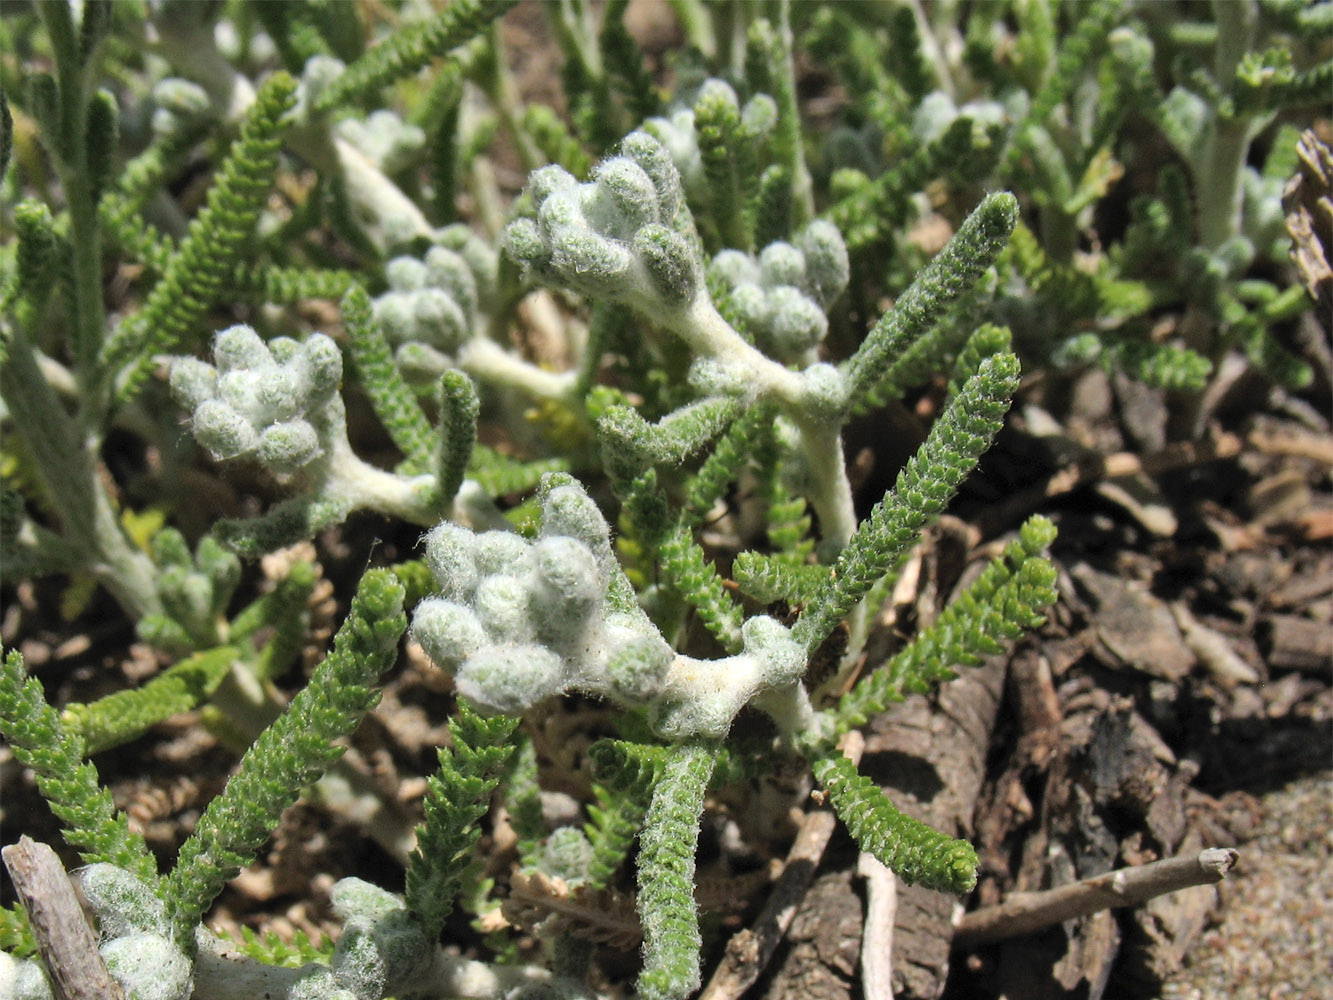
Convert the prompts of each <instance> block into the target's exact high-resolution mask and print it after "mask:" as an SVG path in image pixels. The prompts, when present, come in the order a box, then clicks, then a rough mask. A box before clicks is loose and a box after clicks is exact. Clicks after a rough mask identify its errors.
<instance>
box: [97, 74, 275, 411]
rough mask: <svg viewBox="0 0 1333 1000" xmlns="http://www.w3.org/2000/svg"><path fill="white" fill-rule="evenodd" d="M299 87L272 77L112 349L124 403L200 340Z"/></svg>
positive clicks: (253, 217) (108, 355) (268, 177)
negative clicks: (158, 359)
mask: <svg viewBox="0 0 1333 1000" xmlns="http://www.w3.org/2000/svg"><path fill="white" fill-rule="evenodd" d="M295 92H296V81H295V80H293V79H292V78H291V77H290V76H288V75H287V74H286V73H275V74H274V75H273V76H271V77H269V79H268V80H266V81H265V82H264V85H263V86H262V87H260V88H259V93H258V94H257V95H256V98H255V103H254V105H253V106H252V107H251V108H250V110H249V111H248V112H247V113H246V117H245V121H244V122H243V124H242V125H241V134H240V137H239V138H238V139H237V140H236V142H235V144H234V145H233V146H232V149H231V152H230V154H229V155H228V156H227V159H226V160H225V161H224V162H223V164H222V167H221V169H220V170H219V171H218V176H217V179H216V180H215V181H214V183H213V186H212V188H210V189H209V192H208V200H207V202H206V204H205V205H204V208H203V210H202V211H201V212H200V213H199V215H198V217H197V218H196V219H195V220H194V221H193V222H191V223H190V229H189V232H188V233H187V234H186V236H185V239H184V240H183V241H182V243H181V245H180V249H179V250H178V251H177V253H176V254H175V255H174V256H173V257H172V258H171V260H170V262H169V263H168V264H167V267H166V272H165V273H164V274H163V275H162V278H161V280H159V281H158V282H157V284H156V285H154V286H153V290H152V292H150V293H149V296H148V299H147V301H145V302H144V304H143V307H142V308H140V309H139V311H138V312H136V313H135V314H134V315H133V316H132V317H130V318H129V319H128V320H127V321H126V322H125V323H124V325H123V326H122V327H121V329H120V330H119V331H118V332H117V334H116V335H115V336H114V337H113V338H112V339H111V340H109V341H108V342H107V344H106V346H105V348H104V349H103V352H102V357H101V361H100V366H101V371H102V372H103V378H115V379H117V385H116V387H115V390H116V394H117V397H118V398H119V399H120V400H121V401H125V400H128V399H129V398H131V397H132V396H134V394H135V393H136V392H137V391H138V389H139V387H140V385H141V383H142V382H143V380H144V378H146V377H147V375H148V373H149V371H150V370H151V368H152V366H153V364H154V361H153V356H154V355H155V354H158V353H160V352H162V351H166V350H170V349H171V348H172V347H174V346H175V345H176V344H178V343H180V342H181V340H182V339H183V338H185V337H186V336H188V335H190V334H192V333H196V332H197V331H198V328H199V326H200V321H201V320H202V319H203V318H204V315H205V313H206V312H207V310H208V309H209V307H210V306H212V305H213V304H214V302H216V301H217V296H218V293H219V291H220V289H221V288H222V286H223V284H224V283H225V281H226V279H227V276H228V274H229V273H230V271H231V269H232V267H233V266H234V262H235V261H236V260H237V258H238V257H239V256H240V253H241V249H242V246H243V245H244V242H245V241H246V240H247V239H249V238H250V236H251V234H252V233H253V232H254V228H255V222H256V221H257V220H258V218H259V212H260V210H261V209H262V208H263V205H264V200H265V198H266V197H267V196H268V191H269V189H270V187H271V186H272V184H273V174H274V172H275V171H276V169H277V164H278V152H279V149H280V148H281V139H282V135H283V132H284V131H285V130H286V128H287V121H286V116H287V112H288V111H289V110H290V109H291V107H292V104H293V102H294V100H295Z"/></svg>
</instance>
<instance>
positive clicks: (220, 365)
mask: <svg viewBox="0 0 1333 1000" xmlns="http://www.w3.org/2000/svg"><path fill="white" fill-rule="evenodd" d="M272 361H273V357H272V355H271V354H269V350H268V346H267V345H266V344H265V343H264V341H263V340H262V339H261V338H260V336H259V334H257V333H255V331H254V330H252V329H250V328H249V327H248V326H243V325H239V324H238V325H237V326H229V327H227V329H225V330H223V331H222V332H221V333H219V334H218V335H217V336H216V337H215V338H214V339H213V362H214V364H216V365H217V369H218V371H219V372H224V373H225V372H230V371H235V370H237V369H244V370H249V369H252V368H260V367H263V366H265V365H267V364H271V363H272Z"/></svg>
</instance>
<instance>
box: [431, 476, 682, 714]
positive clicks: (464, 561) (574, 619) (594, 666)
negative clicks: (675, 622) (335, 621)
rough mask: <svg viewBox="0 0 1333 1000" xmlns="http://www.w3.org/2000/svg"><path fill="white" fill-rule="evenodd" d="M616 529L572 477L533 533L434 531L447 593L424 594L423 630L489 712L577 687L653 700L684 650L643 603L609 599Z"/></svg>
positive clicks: (445, 527) (623, 699) (550, 500)
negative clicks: (655, 623) (676, 655)
mask: <svg viewBox="0 0 1333 1000" xmlns="http://www.w3.org/2000/svg"><path fill="white" fill-rule="evenodd" d="M609 531H610V529H609V528H608V526H607V524H606V521H605V520H604V519H603V517H602V515H601V512H600V511H599V510H598V509H597V506H596V504H594V503H593V501H592V500H591V498H589V497H588V495H587V494H586V493H584V492H583V490H582V489H581V488H580V487H579V486H577V485H573V484H570V485H559V486H555V487H554V488H552V489H549V490H547V491H546V493H545V496H544V497H543V499H542V526H541V530H540V533H539V537H537V538H536V539H534V540H529V539H525V538H523V537H521V536H519V535H516V534H513V533H512V532H506V531H486V532H482V533H480V534H473V533H472V532H471V531H469V530H467V529H466V528H462V527H459V526H458V525H455V524H449V523H446V524H441V525H440V526H439V527H437V528H435V529H434V530H432V531H431V532H430V534H428V535H427V536H426V565H427V566H428V567H429V568H430V571H431V573H432V575H433V576H434V577H435V580H436V582H437V583H438V584H439V586H440V596H438V597H433V598H428V599H426V600H424V601H422V602H421V604H419V605H418V606H417V610H416V613H415V615H414V616H413V620H412V634H413V637H414V638H415V639H416V640H417V642H419V643H420V644H421V646H422V648H423V649H424V650H425V651H426V653H427V655H429V656H430V658H431V659H432V660H433V661H434V662H435V663H436V664H437V665H438V666H440V667H441V668H443V669H445V670H448V671H450V672H452V673H453V675H454V678H455V680H456V681H457V684H458V692H459V694H461V695H463V697H465V698H467V699H468V701H470V702H471V703H472V704H473V705H475V706H476V707H477V708H478V709H479V710H480V711H483V712H490V713H507V714H518V713H520V712H522V711H523V710H524V709H527V708H529V707H531V706H532V705H535V704H536V703H537V702H539V701H541V700H542V699H544V698H547V697H549V696H551V695H554V694H559V693H561V692H564V691H569V690H579V691H584V692H588V693H592V694H600V695H604V696H606V697H610V698H612V699H614V700H615V701H617V702H620V703H622V704H630V705H635V704H638V705H641V704H645V703H647V702H648V701H650V700H651V699H653V698H654V697H655V696H656V695H657V694H658V692H659V691H660V689H661V687H662V684H663V682H664V679H665V677H666V674H667V671H668V670H669V669H670V667H671V663H672V660H673V658H674V654H673V653H672V650H671V647H670V646H669V645H667V643H666V641H665V640H664V639H663V638H662V636H661V634H660V633H658V631H657V629H656V628H655V627H654V626H653V625H652V623H651V622H649V620H648V618H647V617H646V616H645V615H644V614H643V612H642V611H641V610H640V609H639V608H638V606H637V605H636V604H633V603H632V601H631V602H629V603H628V604H621V603H620V602H616V601H614V600H609V599H608V589H609V587H610V584H611V579H612V575H613V574H614V573H616V572H618V570H617V569H616V566H615V557H614V556H613V555H612V553H611V545H610V540H609Z"/></svg>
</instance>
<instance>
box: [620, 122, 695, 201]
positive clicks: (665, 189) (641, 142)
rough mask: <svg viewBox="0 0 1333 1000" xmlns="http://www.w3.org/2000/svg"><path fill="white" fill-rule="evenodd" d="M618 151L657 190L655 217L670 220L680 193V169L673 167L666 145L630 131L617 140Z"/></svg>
mask: <svg viewBox="0 0 1333 1000" xmlns="http://www.w3.org/2000/svg"><path fill="white" fill-rule="evenodd" d="M620 152H621V155H622V156H627V157H629V158H630V159H631V160H633V161H634V162H635V163H637V164H638V165H639V166H640V167H642V168H643V171H644V173H646V174H647V175H648V176H649V177H650V178H652V182H653V187H654V188H655V189H656V190H657V207H658V215H657V217H658V219H660V220H661V221H662V222H667V223H669V222H671V221H672V220H674V219H675V217H676V212H677V211H679V209H680V204H681V200H682V198H683V197H684V194H683V192H682V190H681V184H680V171H678V170H677V169H676V164H675V163H674V162H672V159H671V156H670V154H668V153H667V151H666V148H665V147H664V146H663V145H662V144H661V143H660V142H658V141H657V140H656V139H654V138H653V137H652V136H651V135H649V134H648V133H647V132H631V133H630V134H629V135H627V136H625V138H624V140H623V141H622V142H621V143H620Z"/></svg>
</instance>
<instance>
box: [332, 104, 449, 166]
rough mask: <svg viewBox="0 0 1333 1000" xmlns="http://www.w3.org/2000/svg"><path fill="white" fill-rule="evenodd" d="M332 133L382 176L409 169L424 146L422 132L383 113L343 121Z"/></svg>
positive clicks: (384, 111)
mask: <svg viewBox="0 0 1333 1000" xmlns="http://www.w3.org/2000/svg"><path fill="white" fill-rule="evenodd" d="M335 131H336V132H337V134H338V137H339V138H340V139H346V140H347V141H348V142H350V143H351V144H352V145H353V146H355V147H356V148H357V149H358V150H360V151H361V152H362V153H363V154H364V155H365V157H366V159H368V160H370V162H371V163H373V164H375V166H377V167H379V168H380V169H381V170H383V171H384V172H385V173H396V172H397V171H399V170H402V169H403V168H404V167H407V166H410V165H411V164H412V161H413V159H414V158H415V157H416V155H417V154H418V153H420V152H421V150H422V148H424V147H425V145H426V133H425V132H423V131H422V130H421V129H420V128H418V127H417V126H416V125H409V124H408V123H406V122H404V121H403V119H402V118H401V117H399V116H398V115H397V114H395V113H394V112H392V111H388V110H384V109H381V110H379V111H375V112H372V113H371V115H370V117H369V118H367V119H366V120H365V121H359V120H357V119H355V118H346V119H344V120H343V121H340V122H339V123H338V124H337V126H336V128H335Z"/></svg>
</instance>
